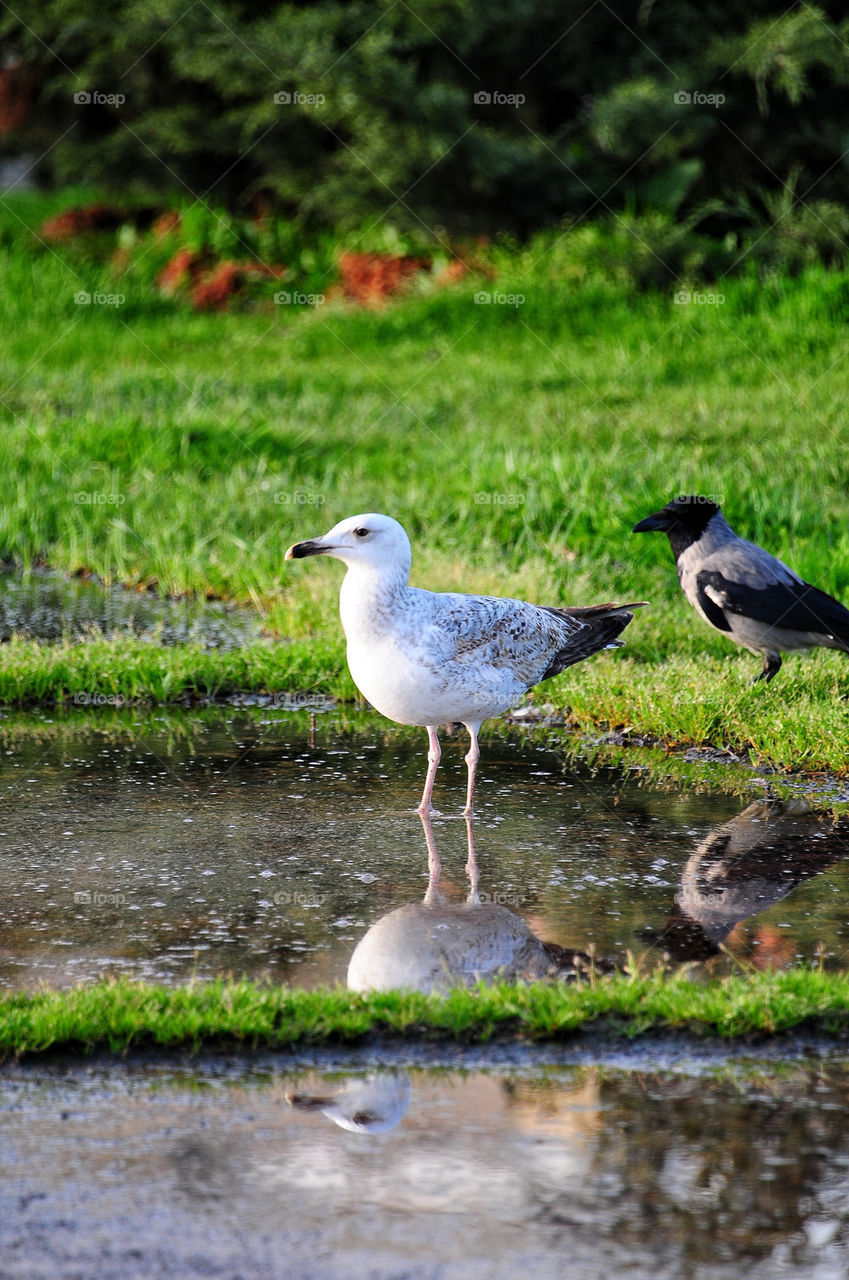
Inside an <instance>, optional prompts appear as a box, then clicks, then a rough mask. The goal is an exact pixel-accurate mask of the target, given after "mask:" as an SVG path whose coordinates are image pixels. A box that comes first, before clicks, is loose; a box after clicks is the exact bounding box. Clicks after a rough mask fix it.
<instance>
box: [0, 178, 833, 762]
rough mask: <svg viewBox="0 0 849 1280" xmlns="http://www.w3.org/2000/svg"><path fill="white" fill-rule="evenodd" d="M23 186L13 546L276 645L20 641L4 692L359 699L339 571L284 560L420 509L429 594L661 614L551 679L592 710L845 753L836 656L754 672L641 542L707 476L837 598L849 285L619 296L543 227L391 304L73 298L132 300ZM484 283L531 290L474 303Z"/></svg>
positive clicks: (418, 563)
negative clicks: (460, 277) (198, 303)
mask: <svg viewBox="0 0 849 1280" xmlns="http://www.w3.org/2000/svg"><path fill="white" fill-rule="evenodd" d="M69 199H70V197H69ZM17 202H18V203H17V204H16V203H15V201H14V200H10V201H8V203H7V205H6V206H5V207H3V209H2V213H0V259H2V261H0V265H2V271H0V305H2V307H3V310H4V314H5V315H6V316H7V317H8V323H7V339H6V341H5V343H4V350H3V353H2V356H0V374H2V379H3V384H4V388H5V390H4V394H3V398H2V400H1V401H0V425H2V445H0V448H2V453H3V470H4V474H5V475H6V476H7V477H8V480H7V488H6V492H5V496H4V502H3V504H2V506H0V553H2V554H3V555H5V556H6V557H8V558H9V559H11V560H14V561H15V562H17V563H19V564H24V565H26V564H29V563H31V562H33V561H34V560H36V559H38V558H41V559H43V560H46V561H48V562H49V563H51V564H53V565H55V566H56V567H58V568H62V569H66V570H69V571H72V570H75V569H78V568H81V567H85V568H90V569H93V570H95V571H96V572H97V573H99V574H100V575H102V576H103V577H104V578H106V579H108V580H113V581H115V580H117V581H131V582H145V583H152V582H154V581H155V582H156V583H157V584H158V586H159V589H160V590H162V591H165V592H169V593H170V592H186V591H189V592H197V593H199V594H205V593H209V592H212V593H215V594H217V595H220V596H223V597H226V598H229V599H237V600H240V601H244V602H249V603H253V604H254V605H255V606H256V607H257V608H258V609H259V610H261V612H262V614H263V616H264V619H265V622H266V624H267V626H268V628H269V629H270V630H271V631H272V633H274V634H276V635H277V636H278V637H280V638H281V639H282V640H284V641H285V643H284V644H283V645H282V646H281V647H280V649H279V650H278V651H272V650H267V649H265V648H263V647H262V646H256V647H255V648H254V647H251V649H249V650H246V651H245V652H244V653H243V654H242V655H236V656H229V655H227V656H219V655H209V654H207V653H205V651H203V650H201V649H198V650H197V651H193V650H191V649H186V650H183V651H181V652H177V651H176V650H175V651H171V652H169V653H166V652H165V651H157V649H156V646H151V645H149V644H142V643H141V642H135V643H134V642H130V641H119V642H115V643H114V645H112V646H111V647H110V646H109V645H108V644H107V643H106V642H94V643H92V644H86V645H81V646H79V647H78V648H75V649H72V648H70V647H61V646H60V647H59V648H58V649H57V650H55V651H52V650H51V651H47V650H39V649H38V648H37V647H36V646H27V645H25V644H19V645H15V646H8V647H6V648H5V649H4V651H3V654H2V663H0V698H2V699H3V700H4V701H7V702H15V703H26V702H28V701H29V702H32V701H42V700H43V701H49V700H51V699H61V698H62V697H64V696H67V695H69V694H70V695H73V693H75V692H77V693H85V692H97V691H101V692H104V693H109V692H112V693H120V694H122V695H124V696H130V697H141V698H151V699H154V700H169V699H175V698H181V697H184V696H186V695H190V694H192V693H193V692H200V693H204V694H207V693H215V692H218V691H222V692H226V691H229V690H231V689H233V688H236V687H241V688H245V689H274V690H276V691H279V690H281V689H298V690H302V689H314V690H316V691H318V692H324V693H332V694H334V695H338V696H351V695H352V693H353V690H352V687H351V684H350V681H349V679H348V676H347V673H346V672H345V668H344V652H343V646H342V643H341V639H340V634H339V624H338V617H337V612H336V595H337V591H338V585H339V579H340V569H339V566H338V565H333V564H328V563H324V562H320V563H317V562H311V563H309V564H306V565H301V564H296V565H284V563H283V560H282V553H283V550H284V549H285V547H286V545H287V544H288V543H289V542H291V541H294V540H296V539H298V538H302V537H305V536H309V535H310V534H314V533H316V532H321V531H323V530H324V529H326V528H327V527H329V526H330V525H331V524H332V523H334V522H335V521H336V520H337V519H339V518H340V517H341V516H343V515H346V514H351V513H353V512H355V511H364V510H375V509H376V510H384V511H388V512H390V513H392V514H394V515H396V516H398V517H399V518H400V519H401V520H402V522H404V523H405V524H406V525H407V527H408V528H409V530H410V533H411V536H412V539H413V543H414V566H413V577H414V581H415V582H416V583H418V584H420V585H424V586H429V587H432V588H436V589H463V590H471V591H485V592H494V593H498V594H502V595H519V596H522V597H524V598H527V599H533V600H538V601H541V602H546V603H551V604H557V603H568V602H571V603H580V602H590V601H592V600H597V599H611V598H618V599H623V598H636V599H645V600H648V601H650V602H651V606H652V607H651V609H647V610H644V611H643V612H642V614H641V615H640V617H639V618H638V619H637V620H636V621H635V622H634V624H633V626H632V627H631V628H630V629H629V632H628V636H627V639H628V648H627V650H626V651H623V654H620V655H611V654H606V655H603V656H602V657H601V658H599V659H596V660H594V661H593V662H592V663H588V664H585V665H584V666H582V667H580V668H577V669H574V670H572V671H569V672H567V673H565V674H564V675H563V676H561V677H558V678H557V680H555V681H553V682H551V683H550V684H549V685H547V686H545V688H544V690H543V691H542V696H543V697H544V698H545V699H549V700H552V701H554V702H555V703H557V704H558V705H559V706H561V707H564V708H568V709H569V713H570V717H571V719H572V722H573V723H575V724H576V725H578V726H580V727H582V728H590V727H592V726H597V725H611V726H615V727H623V726H624V727H627V728H630V729H633V730H634V731H636V732H638V733H644V734H648V735H651V736H652V737H655V738H657V739H659V740H661V741H664V742H670V743H678V742H696V743H699V744H710V745H714V746H720V747H730V748H731V749H733V750H735V751H750V752H751V753H752V754H753V755H754V756H755V757H758V758H765V759H768V760H771V761H774V762H776V763H778V764H781V765H785V766H789V767H805V768H829V769H843V768H845V758H844V744H845V742H846V741H847V740H849V702H847V693H849V663H847V662H846V659H845V658H844V657H842V656H841V655H831V654H827V655H824V654H817V655H815V656H814V657H813V658H810V659H809V658H800V657H793V658H790V659H788V661H787V663H786V664H785V668H784V670H783V671H782V672H781V674H780V676H779V678H778V679H777V680H776V681H775V682H774V683H773V684H772V685H771V686H770V687H769V688H768V689H765V688H762V687H758V688H757V689H751V688H750V687H749V683H748V682H749V681H750V679H751V677H752V676H753V675H754V674H755V672H756V670H757V666H758V663H757V660H756V659H754V658H751V657H749V656H738V655H737V654H736V651H735V650H733V649H732V648H731V647H730V646H729V645H728V643H727V642H725V641H723V639H722V638H721V637H720V636H718V635H717V634H716V633H713V632H711V631H710V630H709V629H708V628H707V627H705V626H704V625H703V624H701V623H700V622H699V621H698V619H697V618H696V617H695V615H694V614H693V612H692V610H690V609H689V607H688V606H687V605H686V604H685V602H684V601H683V598H682V597H681V596H680V593H679V590H678V585H677V581H676V578H675V573H674V568H673V565H672V560H671V556H670V553H669V549H668V546H667V545H666V541H665V539H664V538H662V537H660V536H656V537H632V536H631V535H630V533H629V530H630V527H631V525H632V524H633V523H634V522H635V521H636V520H637V519H638V518H640V517H641V516H642V515H644V514H646V513H647V512H648V511H651V510H654V509H655V508H656V507H657V506H658V505H660V504H662V503H663V502H665V501H666V500H667V499H668V498H669V497H671V496H673V495H674V494H675V493H679V492H687V491H700V492H706V493H710V494H713V495H716V496H718V497H720V498H721V499H722V501H723V503H724V506H725V509H726V511H727V513H728V515H729V517H730V518H731V520H732V522H733V523H734V524H735V526H736V527H737V528H738V529H739V531H740V532H741V533H743V534H744V535H746V536H749V537H753V538H755V539H756V540H760V541H762V542H763V543H765V544H766V545H768V546H769V547H770V548H771V549H772V550H773V551H775V552H776V553H777V554H779V555H780V556H782V557H783V558H784V559H786V560H787V561H788V562H789V563H790V564H791V565H792V566H793V567H794V568H796V569H797V570H798V571H799V572H800V573H801V574H802V575H803V576H805V577H807V578H808V579H809V580H812V581H813V582H815V583H816V584H817V585H819V586H821V587H822V588H824V589H826V590H829V591H832V592H833V593H835V594H837V595H838V596H841V597H842V598H843V599H849V525H847V522H846V518H845V495H846V490H847V485H849V461H847V456H848V455H847V451H846V448H845V425H844V415H845V360H846V356H847V354H849V338H847V336H846V335H847V330H846V319H847V315H849V276H846V275H844V274H841V273H839V272H836V271H835V272H827V271H825V270H824V269H821V268H813V269H811V270H810V271H809V272H808V273H807V274H805V275H803V276H800V277H798V278H796V279H781V278H772V279H765V280H764V279H756V278H754V277H751V278H746V277H738V278H735V279H734V280H726V281H721V282H718V283H717V282H712V283H711V282H703V281H693V282H690V283H691V285H692V289H691V299H698V298H706V297H708V296H709V295H710V296H712V297H714V299H715V298H716V297H721V299H722V301H721V302H717V301H713V302H699V301H697V300H696V301H693V300H691V301H690V302H689V303H685V304H682V303H677V302H676V301H675V292H676V291H675V290H674V289H672V288H671V287H670V289H669V291H668V292H662V293H661V292H654V293H652V292H639V291H637V290H636V289H634V288H633V287H631V286H629V284H628V282H627V280H624V281H623V280H619V281H618V282H617V283H615V284H614V283H612V282H611V279H610V276H609V274H607V275H606V274H605V272H604V271H603V270H600V269H596V268H593V267H592V266H591V265H590V266H588V265H587V264H586V263H582V261H580V260H579V259H577V258H576V257H575V253H574V250H573V248H572V247H570V246H571V245H572V242H571V240H570V237H569V236H565V237H563V238H561V239H558V238H557V237H556V236H554V235H551V236H550V237H549V239H548V240H547V241H545V242H543V241H537V242H536V243H535V245H534V246H533V248H532V249H527V250H519V249H515V250H511V251H507V250H506V249H505V250H500V251H499V252H498V253H497V254H495V255H494V257H493V262H494V264H495V269H497V273H498V274H497V278H496V280H495V281H494V282H493V281H491V280H490V281H486V280H484V281H482V280H480V279H475V278H473V277H469V278H468V279H467V280H466V281H463V282H462V283H460V284H458V285H455V286H453V287H451V288H442V289H433V288H431V289H430V290H419V291H414V292H413V293H411V294H410V296H408V297H407V298H405V299H403V300H401V301H397V302H394V303H392V304H391V305H389V306H388V307H387V308H385V309H384V310H380V311H368V310H363V309H362V308H356V307H352V306H350V305H349V304H346V303H344V302H341V301H340V302H336V303H328V304H327V305H325V306H323V307H318V308H312V309H310V308H306V309H303V308H302V309H301V310H306V311H308V312H309V314H297V315H296V314H293V312H294V310H295V309H294V308H292V307H276V308H272V309H271V310H270V311H258V312H256V313H248V314H195V313H189V312H187V311H186V310H184V309H180V308H178V307H177V306H175V305H171V304H169V303H168V302H166V301H164V300H162V299H159V298H156V297H155V296H153V295H151V294H149V293H147V292H142V291H139V292H137V293H134V291H133V288H132V287H131V285H130V284H127V285H126V287H125V289H124V293H125V295H126V300H125V302H124V303H123V305H121V306H120V307H116V306H108V305H94V304H90V305H88V306H80V305H78V304H76V303H75V302H74V295H75V293H77V292H78V291H79V290H81V289H86V290H87V291H89V292H92V293H94V292H96V291H97V290H100V291H102V292H104V293H110V292H111V293H113V294H114V292H115V290H116V279H115V269H114V267H110V266H109V265H108V264H107V263H104V262H102V261H99V260H95V259H91V260H90V261H89V260H86V259H85V258H82V257H80V256H79V255H73V254H71V253H70V252H69V251H68V250H67V249H66V248H63V247H59V248H57V249H55V250H46V249H44V248H43V247H41V246H39V244H38V242H37V241H36V240H35V239H34V238H33V237H32V236H31V235H30V232H29V231H28V229H27V228H28V227H32V226H37V225H38V222H39V220H40V218H41V216H42V215H43V214H44V213H46V212H47V211H48V207H47V204H46V203H45V202H44V201H40V198H39V197H35V196H26V197H18V198H17ZM59 205H61V200H58V201H57V199H55V198H54V199H53V200H52V202H50V209H49V211H50V212H55V210H56V208H57V207H58V206H59ZM709 284H711V288H710V289H709V288H708V285H709ZM482 286H483V287H485V289H486V290H487V291H488V293H489V294H490V296H491V297H495V296H496V295H501V296H503V297H505V298H506V297H512V298H513V300H514V301H513V303H507V302H504V303H499V302H496V301H490V302H489V303H486V304H481V303H479V302H476V301H475V297H476V294H477V293H478V292H479V291H480V289H481V287H482ZM517 299H521V301H517ZM729 655H733V656H729ZM92 684H93V685H94V688H92Z"/></svg>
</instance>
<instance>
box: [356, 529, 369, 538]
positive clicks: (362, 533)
mask: <svg viewBox="0 0 849 1280" xmlns="http://www.w3.org/2000/svg"><path fill="white" fill-rule="evenodd" d="M368 532H369V531H368V529H355V530H354V537H355V538H367V537H368Z"/></svg>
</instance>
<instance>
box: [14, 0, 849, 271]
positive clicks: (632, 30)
mask: <svg viewBox="0 0 849 1280" xmlns="http://www.w3.org/2000/svg"><path fill="white" fill-rule="evenodd" d="M0 38H2V40H3V43H4V47H5V49H6V50H7V66H6V68H5V70H4V71H3V72H2V83H0V126H2V125H4V124H5V131H6V137H5V141H4V143H3V151H4V152H5V154H6V155H7V156H9V155H14V154H26V155H28V156H31V157H32V158H33V159H37V165H36V169H37V172H38V174H39V175H40V176H41V178H42V179H43V180H44V181H46V182H47V183H49V184H50V185H54V186H56V185H62V184H67V183H76V184H79V183H93V184H96V185H98V186H100V187H106V188H108V189H110V190H113V191H115V190H121V191H124V192H125V193H126V194H127V195H128V196H129V195H132V196H133V197H134V198H137V199H140V200H141V199H150V198H155V199H156V200H157V201H161V199H162V197H163V196H166V195H167V196H168V197H169V198H170V199H171V200H172V202H173V198H174V196H179V197H180V198H181V199H183V200H188V201H190V202H191V201H194V200H200V201H202V202H203V203H204V204H211V205H218V206H224V207H226V208H228V209H230V210H233V211H237V212H238V211H241V212H243V213H244V212H247V211H255V210H256V209H257V208H261V209H268V208H271V209H273V210H274V211H275V212H276V213H278V214H280V215H281V216H284V217H287V218H297V219H298V220H301V221H305V222H307V223H311V224H316V225H323V226H331V227H333V228H334V229H342V230H350V229H351V228H354V227H357V228H361V227H363V223H364V220H367V224H374V223H376V222H382V221H383V220H384V219H388V220H389V222H390V223H391V224H392V225H397V226H400V227H402V228H406V229H407V230H415V231H416V232H417V233H423V234H424V233H426V234H427V235H428V236H430V237H431V238H432V239H433V238H436V239H438V238H439V237H440V236H442V235H443V234H444V233H445V232H446V231H447V232H448V233H450V234H451V235H458V234H470V233H475V234H477V233H483V234H492V233H494V232H496V231H499V230H506V231H510V232H513V233H515V234H520V235H525V234H527V233H528V232H530V231H533V230H535V229H538V228H541V227H545V226H547V225H554V224H558V223H560V222H562V220H563V219H564V218H566V219H572V220H575V219H581V218H583V217H585V216H586V215H588V214H591V215H593V216H594V217H597V216H598V215H604V214H605V213H609V212H614V213H621V212H623V211H627V212H628V213H629V214H630V216H631V217H637V216H641V215H644V214H645V213H647V212H655V213H658V214H660V215H663V216H664V217H666V218H667V219H669V220H670V221H673V220H674V219H675V218H676V217H677V216H678V215H679V214H680V213H681V212H682V211H683V213H684V215H685V216H686V217H688V218H690V219H692V218H697V219H698V220H699V221H700V222H701V223H702V224H703V225H704V229H705V231H706V232H707V233H708V234H710V235H711V236H712V237H713V238H714V239H718V240H719V241H723V240H724V239H725V237H730V239H729V241H728V244H729V247H730V249H731V250H733V248H734V244H735V237H738V238H739V237H740V236H742V237H744V238H745V236H746V234H747V233H748V231H749V230H750V229H751V228H753V227H759V226H761V225H762V227H763V228H764V229H765V228H766V227H768V226H770V225H771V224H773V223H775V222H776V219H778V222H779V226H780V228H781V233H782V235H783V236H784V240H785V247H787V246H790V247H792V254H790V257H791V259H792V261H794V262H796V261H798V262H799V263H804V262H806V261H809V260H810V259H811V258H812V257H817V256H825V257H826V258H828V257H829V256H833V253H834V245H835V244H838V245H839V246H840V247H841V248H842V244H843V240H844V238H845V234H846V230H847V227H846V223H847V215H846V214H845V213H844V212H843V205H844V203H845V200H846V180H847V163H846V159H845V153H846V151H847V144H849V126H848V125H847V123H846V116H845V104H844V95H845V88H846V83H847V80H849V18H847V17H846V15H845V9H844V8H843V7H842V6H841V5H839V4H837V3H836V2H833V3H830V4H820V5H810V4H803V5H799V6H795V7H791V8H790V9H789V10H788V9H787V7H786V5H785V3H784V2H783V0H749V2H748V3H745V4H744V3H741V2H740V0H722V3H719V2H718V0H708V2H707V3H695V2H684V3H677V4H674V5H670V4H668V3H661V2H659V0H628V2H626V3H617V4H611V5H608V4H606V3H601V4H595V5H589V6H588V5H587V4H586V0H487V2H486V3H482V0H415V2H414V3H407V2H406V0H401V2H400V3H399V2H398V0H379V2H378V3H361V2H357V0H355V2H354V3H348V2H340V0H318V2H317V3H311V4H291V3H290V4H281V3H274V2H273V0H272V2H270V3H265V4H261V5H250V4H245V3H241V2H240V0H216V3H214V4H207V3H203V4H195V5H186V4H185V2H184V0H101V3H100V4H98V5H97V6H96V7H95V6H93V5H80V4H79V0H41V2H40V3H34V2H33V0H26V2H22V3H20V4H17V5H16V6H15V7H14V9H12V8H10V7H4V8H3V9H2V13H0ZM75 95H76V97H77V98H79V97H80V95H83V96H85V95H88V96H89V98H90V99H91V100H89V101H75ZM98 95H99V98H100V100H98ZM116 96H117V97H123V99H124V100H123V101H117V100H113V101H110V100H109V98H110V97H111V98H112V99H116Z"/></svg>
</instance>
